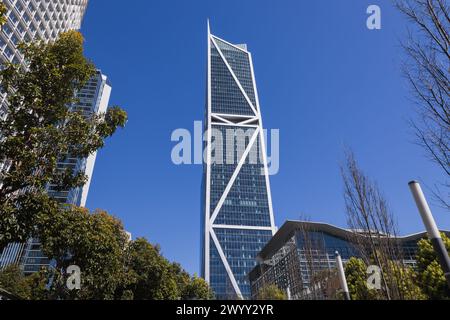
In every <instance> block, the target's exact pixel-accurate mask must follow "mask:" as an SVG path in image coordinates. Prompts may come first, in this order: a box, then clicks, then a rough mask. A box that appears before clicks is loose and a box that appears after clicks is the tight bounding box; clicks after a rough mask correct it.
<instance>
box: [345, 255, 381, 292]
mask: <svg viewBox="0 0 450 320" xmlns="http://www.w3.org/2000/svg"><path fill="white" fill-rule="evenodd" d="M345 276H346V278H347V284H348V289H349V291H350V295H351V297H352V300H379V299H380V298H381V297H380V293H379V292H378V291H376V290H370V289H369V288H368V286H367V265H366V263H365V262H364V261H363V260H362V259H358V258H351V259H350V260H349V261H348V262H347V263H346V265H345Z"/></svg>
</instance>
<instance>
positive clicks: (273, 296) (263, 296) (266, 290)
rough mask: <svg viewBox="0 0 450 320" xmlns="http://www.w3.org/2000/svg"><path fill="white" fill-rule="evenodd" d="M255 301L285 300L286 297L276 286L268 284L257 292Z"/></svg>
mask: <svg viewBox="0 0 450 320" xmlns="http://www.w3.org/2000/svg"><path fill="white" fill-rule="evenodd" d="M257 300H287V296H286V293H285V292H284V291H283V290H281V289H280V288H278V286H276V285H274V284H270V285H267V286H264V287H262V288H261V289H260V290H259V291H258V294H257Z"/></svg>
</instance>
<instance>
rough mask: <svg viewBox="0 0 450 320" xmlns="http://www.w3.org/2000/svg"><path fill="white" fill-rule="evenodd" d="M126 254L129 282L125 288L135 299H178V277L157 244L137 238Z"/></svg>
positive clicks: (179, 293)
mask: <svg viewBox="0 0 450 320" xmlns="http://www.w3.org/2000/svg"><path fill="white" fill-rule="evenodd" d="M126 255H127V256H126V269H127V271H128V272H129V279H130V282H129V283H128V284H127V285H126V286H125V290H127V289H128V290H130V291H131V292H133V294H134V299H135V300H177V299H179V297H180V295H181V292H180V290H179V287H178V283H177V280H178V279H177V277H176V276H175V273H174V272H173V269H172V265H171V264H170V263H169V261H168V260H167V259H165V258H164V257H163V256H162V255H161V252H160V248H159V247H158V246H154V245H152V244H150V243H149V242H148V241H147V240H146V239H144V238H139V239H137V240H135V241H133V242H132V243H130V245H129V246H128V249H127V253H126Z"/></svg>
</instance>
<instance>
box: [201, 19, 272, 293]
mask: <svg viewBox="0 0 450 320" xmlns="http://www.w3.org/2000/svg"><path fill="white" fill-rule="evenodd" d="M205 136H206V137H207V139H206V142H205V145H204V148H205V150H206V155H207V159H206V161H205V164H204V175H203V186H202V188H203V201H202V207H203V208H202V229H203V230H202V276H203V277H204V278H205V280H206V281H208V282H209V284H210V285H211V287H212V289H213V290H214V292H215V295H216V297H217V298H218V299H235V298H249V297H250V295H251V292H250V282H249V278H248V273H249V271H250V270H252V269H253V268H254V266H255V265H256V261H255V257H256V255H257V254H258V252H259V251H260V250H261V249H262V248H263V247H264V245H265V244H266V243H267V242H268V241H269V240H270V239H271V237H272V235H273V234H274V232H275V223H274V218H273V211H272V202H271V193H270V187H269V175H268V167H267V158H266V153H265V151H266V149H265V141H264V134H263V127H262V120H261V111H260V105H259V100H258V93H257V89H256V84H255V77H254V71H253V64H252V56H251V54H250V52H249V51H248V50H247V46H246V45H235V44H231V43H229V42H227V41H225V40H223V39H220V38H218V37H216V36H214V35H212V34H211V33H210V31H209V26H208V67H207V103H206V121H205Z"/></svg>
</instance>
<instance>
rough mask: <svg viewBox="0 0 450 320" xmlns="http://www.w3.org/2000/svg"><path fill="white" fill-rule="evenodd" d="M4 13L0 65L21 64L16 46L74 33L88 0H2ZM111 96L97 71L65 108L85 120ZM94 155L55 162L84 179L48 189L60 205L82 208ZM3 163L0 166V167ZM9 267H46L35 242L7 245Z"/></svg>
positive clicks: (1, 102) (1, 259)
mask: <svg viewBox="0 0 450 320" xmlns="http://www.w3.org/2000/svg"><path fill="white" fill-rule="evenodd" d="M3 3H4V4H5V5H6V7H7V9H8V12H7V14H6V18H7V22H6V24H5V25H3V26H2V28H1V32H0V63H5V62H13V63H23V57H22V56H21V55H20V53H19V52H18V50H17V44H19V43H20V42H24V41H25V42H27V41H31V40H43V41H46V42H47V41H52V40H55V39H56V38H57V37H58V35H59V34H60V33H62V32H65V31H69V30H78V29H79V28H80V27H81V21H82V19H83V15H84V13H85V10H86V7H87V4H88V0H4V1H3ZM110 94H111V86H110V85H109V83H108V81H107V78H106V76H104V75H103V74H102V73H101V72H100V71H97V72H96V74H95V76H94V77H92V78H91V79H90V80H89V82H88V83H87V84H86V85H85V86H84V88H83V89H82V90H80V91H79V92H76V93H75V95H76V97H77V100H78V101H77V103H76V104H74V105H71V106H68V107H69V108H71V109H72V110H76V111H82V112H83V113H84V114H85V116H86V117H89V116H91V115H93V114H95V113H101V112H105V111H106V108H107V106H108V102H109V97H110ZM5 106H6V96H5V95H4V94H3V93H0V117H5V116H6V108H5ZM95 158H96V154H92V155H91V156H90V157H88V158H87V159H78V158H73V157H68V158H67V159H65V160H64V161H61V162H60V163H58V166H59V168H61V169H65V168H68V167H73V168H74V170H75V171H76V172H80V171H83V172H84V173H85V174H86V175H87V176H88V182H87V183H86V184H85V186H83V187H80V188H75V189H72V190H64V191H56V190H54V188H53V186H52V185H49V186H48V192H49V194H50V195H51V196H52V197H54V198H55V199H57V200H58V201H59V202H61V203H66V204H73V205H77V206H84V205H85V203H86V199H87V194H88V190H89V186H90V181H91V177H92V172H93V169H94V163H95ZM3 165H5V163H0V166H3ZM10 264H20V265H21V266H22V267H23V269H24V271H25V273H30V272H34V271H38V270H39V269H40V268H41V267H42V266H46V265H48V264H49V261H48V259H47V258H46V257H45V256H44V255H43V254H42V252H41V250H40V244H39V240H38V239H30V240H29V241H28V242H27V243H25V244H23V243H22V244H19V243H11V244H9V245H8V246H7V247H6V248H5V250H4V251H3V253H2V254H1V255H0V268H2V267H5V266H7V265H10Z"/></svg>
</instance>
